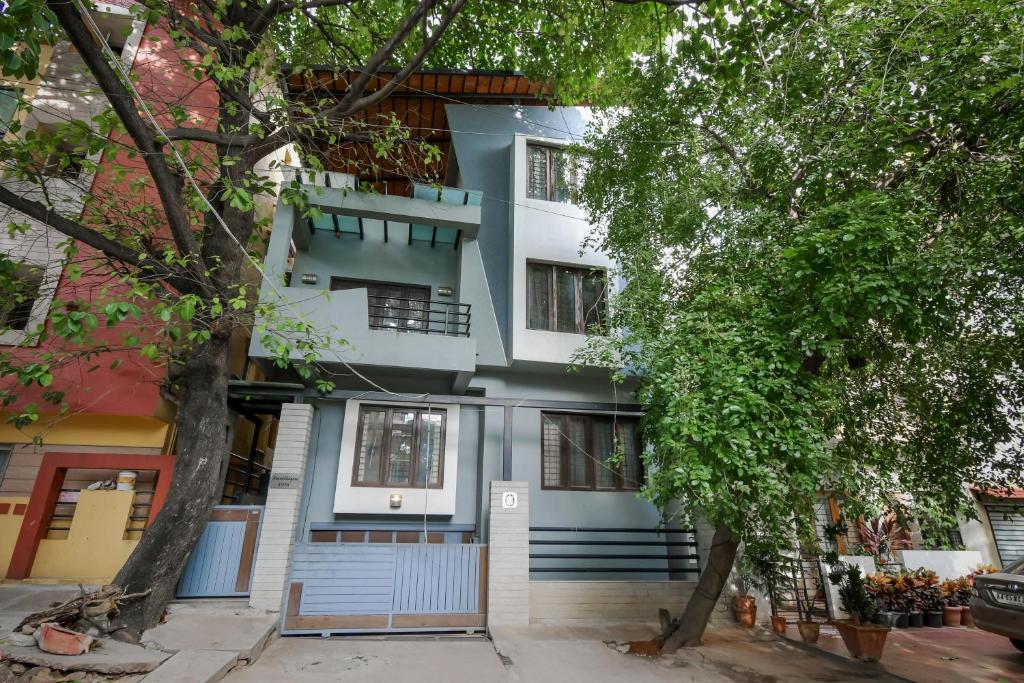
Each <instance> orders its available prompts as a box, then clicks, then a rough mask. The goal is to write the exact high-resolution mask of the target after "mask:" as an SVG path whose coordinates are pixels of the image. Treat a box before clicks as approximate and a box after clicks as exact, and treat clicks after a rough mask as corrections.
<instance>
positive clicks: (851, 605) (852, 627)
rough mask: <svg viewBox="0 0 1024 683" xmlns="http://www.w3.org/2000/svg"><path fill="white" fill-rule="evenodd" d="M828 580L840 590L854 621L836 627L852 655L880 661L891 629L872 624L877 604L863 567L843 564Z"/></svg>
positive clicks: (844, 607) (841, 599)
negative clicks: (866, 581) (862, 572)
mask: <svg viewBox="0 0 1024 683" xmlns="http://www.w3.org/2000/svg"><path fill="white" fill-rule="evenodd" d="M829 580H830V581H832V583H833V584H835V585H837V586H838V587H839V603H840V605H842V608H843V609H844V610H845V611H846V612H848V613H849V614H850V615H851V616H852V617H853V618H852V619H851V620H850V621H837V622H836V623H835V626H836V628H837V629H838V630H839V635H840V636H842V638H843V643H844V644H845V645H846V649H847V650H849V651H850V655H851V656H853V657H854V658H856V659H859V660H861V661H864V662H877V661H878V660H879V659H881V657H882V650H883V649H885V638H886V636H888V635H889V627H888V626H880V625H876V624H872V623H870V621H871V617H872V616H874V612H875V604H874V601H873V600H872V599H871V596H870V595H869V594H868V590H867V586H866V584H865V582H864V576H863V575H862V574H861V571H860V567H858V566H857V565H853V564H847V565H845V566H843V565H840V566H838V567H836V568H835V569H833V571H832V572H830V573H829Z"/></svg>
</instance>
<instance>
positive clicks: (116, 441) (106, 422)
mask: <svg viewBox="0 0 1024 683" xmlns="http://www.w3.org/2000/svg"><path fill="white" fill-rule="evenodd" d="M169 427H170V425H168V424H167V422H165V421H163V420H161V419H159V418H156V417H139V416H133V417H129V416H124V415H93V414H88V413H83V414H79V415H68V416H57V415H43V416H40V418H39V420H38V421H37V422H35V423H33V424H31V425H29V426H28V427H25V428H23V429H17V428H16V427H14V426H13V425H11V424H8V423H7V422H6V420H2V421H0V443H32V440H33V439H34V438H36V437H38V438H40V439H41V440H42V442H43V443H44V444H46V445H47V446H54V445H65V446H127V447H134V448H163V447H164V444H165V442H166V440H167V432H168V429H169Z"/></svg>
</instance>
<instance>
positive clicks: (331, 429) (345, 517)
mask: <svg viewBox="0 0 1024 683" xmlns="http://www.w3.org/2000/svg"><path fill="white" fill-rule="evenodd" d="M314 406H315V409H316V416H315V419H314V422H313V429H312V435H311V438H310V448H309V465H308V467H307V468H306V478H305V483H304V491H303V501H304V503H303V510H302V518H301V521H300V529H301V534H302V535H304V536H308V532H309V529H310V525H311V524H316V523H332V522H338V523H346V524H360V523H367V524H371V523H372V524H381V523H390V524H401V523H419V522H422V521H423V515H422V514H415V513H412V512H410V514H408V515H387V516H381V515H351V514H335V512H334V493H335V488H336V485H337V480H338V466H339V461H340V455H341V439H342V429H343V423H344V415H345V402H344V401H318V402H316V403H315V404H314ZM459 422H460V424H459V460H458V474H457V482H456V496H457V497H456V503H455V514H454V515H452V516H451V517H434V516H431V517H430V518H429V523H430V524H431V525H445V524H452V525H455V524H458V525H474V524H475V523H476V519H477V514H478V496H477V491H478V487H479V485H480V484H479V478H478V470H479V464H478V460H479V456H480V452H481V449H480V438H481V431H480V408H477V407H470V406H464V407H462V409H461V410H460V413H459ZM499 447H500V445H499ZM486 450H487V449H485V452H486ZM489 450H490V452H491V458H492V459H493V457H494V453H493V451H494V446H493V444H492V445H491V447H490V449H489ZM498 457H499V458H500V453H499V454H498Z"/></svg>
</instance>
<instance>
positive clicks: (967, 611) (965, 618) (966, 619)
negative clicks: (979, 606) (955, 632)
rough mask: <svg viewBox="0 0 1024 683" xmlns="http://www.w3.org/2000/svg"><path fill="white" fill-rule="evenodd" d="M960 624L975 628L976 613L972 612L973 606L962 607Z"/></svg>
mask: <svg viewBox="0 0 1024 683" xmlns="http://www.w3.org/2000/svg"><path fill="white" fill-rule="evenodd" d="M960 625H961V626H968V627H970V628H974V625H975V624H974V615H973V614H971V608H970V607H968V606H964V607H961V608H960Z"/></svg>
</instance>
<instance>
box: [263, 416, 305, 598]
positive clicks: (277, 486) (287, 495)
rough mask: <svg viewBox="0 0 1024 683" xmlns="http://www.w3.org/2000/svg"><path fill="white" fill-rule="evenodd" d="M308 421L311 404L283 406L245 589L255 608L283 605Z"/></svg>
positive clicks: (297, 522)
mask: <svg viewBox="0 0 1024 683" xmlns="http://www.w3.org/2000/svg"><path fill="white" fill-rule="evenodd" d="M312 426H313V406H311V405H307V404H301V403H285V404H284V405H282V406H281V419H280V422H279V424H278V429H277V443H276V445H275V446H274V461H273V463H272V464H271V471H270V476H271V483H270V489H269V490H268V491H267V504H266V509H265V510H264V511H263V527H262V530H261V531H260V540H259V545H258V547H257V549H256V566H255V568H254V570H253V577H252V591H251V593H250V594H249V606H250V607H253V608H255V609H262V610H267V611H270V612H278V611H280V610H281V603H282V602H283V600H284V595H285V585H286V583H287V581H288V575H289V574H290V572H291V557H292V546H294V545H295V535H296V532H297V527H298V524H299V507H300V505H301V503H302V485H303V482H304V481H305V477H306V460H307V458H308V452H309V435H310V432H311V430H312Z"/></svg>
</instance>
